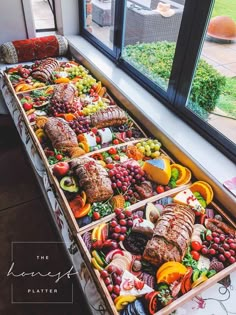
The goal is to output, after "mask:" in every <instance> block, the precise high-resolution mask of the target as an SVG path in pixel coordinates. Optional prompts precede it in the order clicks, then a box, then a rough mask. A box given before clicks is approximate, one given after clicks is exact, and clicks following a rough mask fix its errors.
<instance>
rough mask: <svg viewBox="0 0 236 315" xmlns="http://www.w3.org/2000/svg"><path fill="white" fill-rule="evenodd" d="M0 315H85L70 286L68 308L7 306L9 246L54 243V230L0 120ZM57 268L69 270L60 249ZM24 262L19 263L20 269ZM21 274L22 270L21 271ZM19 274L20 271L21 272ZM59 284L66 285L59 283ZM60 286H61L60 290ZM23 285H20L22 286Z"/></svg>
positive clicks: (14, 138)
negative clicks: (13, 243) (27, 243)
mask: <svg viewBox="0 0 236 315" xmlns="http://www.w3.org/2000/svg"><path fill="white" fill-rule="evenodd" d="M0 174H1V176H0V244H1V259H0V275H1V281H0V314H1V315H32V314H34V315H42V314H44V315H54V314H55V315H67V314H70V315H80V314H81V315H87V314H89V311H88V310H87V308H86V303H85V301H84V300H83V298H81V294H82V293H81V291H80V288H79V286H78V284H77V282H75V279H73V280H72V282H73V286H74V303H73V304H72V305H71V304H68V305H67V304H53V305H52V304H51V305H50V304H48V305H45V304H44V305H43V304H11V293H10V292H11V291H10V289H11V279H10V278H9V277H7V276H6V275H7V272H8V270H9V268H10V264H11V243H12V242H22V241H24V242H49V241H50V242H52V241H53V242H58V241H60V238H59V235H58V233H57V230H56V228H55V226H54V223H53V221H52V218H51V215H50V213H49V209H48V208H47V205H46V203H45V201H44V199H43V196H42V193H41V191H40V188H39V186H38V184H37V181H36V179H35V177H34V173H33V171H32V169H31V166H30V163H29V161H28V160H27V156H26V154H25V152H24V149H23V146H22V145H21V142H20V139H19V137H18V134H17V132H16V130H15V127H14V126H13V123H11V120H9V119H6V118H4V120H3V119H2V117H1V116H0ZM54 255H55V257H56V261H57V266H58V267H59V268H62V270H63V269H64V268H67V266H68V269H66V270H69V267H70V266H71V263H70V262H69V260H68V258H67V256H66V254H65V252H64V251H63V250H62V249H60V248H59V249H56V250H55V253H54ZM25 262H26V261H25V258H24V257H22V259H20V263H21V264H22V265H24V264H25ZM23 270H24V269H23ZM23 270H21V271H23ZM61 281H68V279H66V278H65V279H64V280H63V279H62V280H61ZM64 284H65V283H64V282H63V286H64ZM22 285H23V284H22Z"/></svg>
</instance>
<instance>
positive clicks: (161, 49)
mask: <svg viewBox="0 0 236 315" xmlns="http://www.w3.org/2000/svg"><path fill="white" fill-rule="evenodd" d="M175 46H176V44H175V43H170V42H166V41H163V42H156V43H142V44H136V45H128V46H126V47H125V48H124V52H123V58H124V59H125V60H126V61H127V62H129V63H130V64H131V65H133V66H134V67H135V68H137V69H138V70H139V71H141V72H142V73H143V74H144V75H145V76H147V77H148V78H149V79H151V80H152V81H154V82H155V83H156V84H158V85H160V86H161V87H162V88H164V89H165V90H166V89H167V86H168V82H169V78H170V73H171V68H172V63H173V59H174V54H175ZM224 85H225V77H224V76H222V75H221V74H220V73H219V72H218V71H217V70H215V69H214V68H213V67H212V66H211V65H209V64H208V63H207V62H206V61H204V60H202V59H200V61H199V63H198V66H197V69H196V72H195V76H194V79H193V83H192V87H191V91H190V99H189V100H190V101H191V102H192V103H196V104H197V105H198V106H200V107H202V108H203V109H204V110H206V111H207V112H211V111H212V110H214V108H215V106H216V102H217V100H218V98H219V96H220V94H221V90H222V88H223V87H224Z"/></svg>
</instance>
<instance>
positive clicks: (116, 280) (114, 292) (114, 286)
mask: <svg viewBox="0 0 236 315" xmlns="http://www.w3.org/2000/svg"><path fill="white" fill-rule="evenodd" d="M122 273H123V270H122V269H120V268H119V267H117V266H115V265H109V266H108V267H107V268H106V269H103V270H102V271H101V273H100V275H101V278H102V279H103V281H104V283H105V285H106V287H107V290H108V291H109V292H110V294H111V298H112V299H113V300H114V299H115V298H117V296H118V295H119V294H120V284H121V282H122V278H121V276H122Z"/></svg>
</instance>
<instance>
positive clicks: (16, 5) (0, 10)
mask: <svg viewBox="0 0 236 315" xmlns="http://www.w3.org/2000/svg"><path fill="white" fill-rule="evenodd" d="M25 38H27V31H26V27H25V21H24V15H23V8H22V4H21V0H8V1H4V0H1V1H0V44H2V43H4V42H8V41H12V40H16V39H25Z"/></svg>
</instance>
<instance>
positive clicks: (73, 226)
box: [48, 140, 189, 235]
mask: <svg viewBox="0 0 236 315" xmlns="http://www.w3.org/2000/svg"><path fill="white" fill-rule="evenodd" d="M139 141H140V140H134V141H130V142H127V143H121V144H118V145H116V146H113V147H114V148H122V147H124V146H128V145H134V144H136V143H137V142H139ZM108 149H109V148H103V149H101V150H98V151H96V152H90V153H87V154H85V155H83V156H82V157H85V156H88V157H90V156H92V155H93V154H97V153H102V152H104V151H107V150H108ZM160 151H161V153H162V154H165V155H166V153H165V152H164V151H163V150H160ZM71 161H73V159H71V160H70V162H71ZM171 162H172V163H174V161H173V160H172V159H171ZM48 174H49V178H50V182H51V183H52V185H53V187H54V189H55V191H56V194H57V197H58V199H59V202H60V204H61V206H62V209H63V210H64V213H65V215H66V217H67V218H68V221H69V222H70V223H71V229H72V231H74V233H75V235H77V233H78V232H81V231H86V230H87V229H91V228H92V227H94V226H96V225H97V224H99V223H101V222H107V221H109V220H110V219H111V218H112V217H114V215H115V214H114V213H112V214H110V215H107V216H105V217H102V218H101V219H99V220H98V221H92V222H91V223H90V224H88V225H85V226H83V227H81V228H80V227H79V226H78V224H77V222H76V219H75V217H74V214H73V211H72V210H71V208H70V205H69V202H68V200H67V198H66V196H65V193H64V191H63V189H62V188H61V187H60V184H59V181H58V179H57V178H56V177H55V176H54V174H53V166H50V167H49V173H48ZM188 186H189V185H182V186H178V187H176V188H174V189H171V192H172V194H174V193H177V192H178V191H181V190H183V189H184V188H187V187H188ZM169 194H170V191H165V192H163V193H161V194H158V195H157V194H155V195H153V196H152V197H149V198H147V199H144V200H141V201H138V202H137V203H135V204H133V205H131V206H130V207H129V209H131V210H134V209H137V208H139V207H142V206H143V205H145V204H146V203H147V202H152V201H156V200H158V199H160V198H161V197H165V196H168V195H169Z"/></svg>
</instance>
